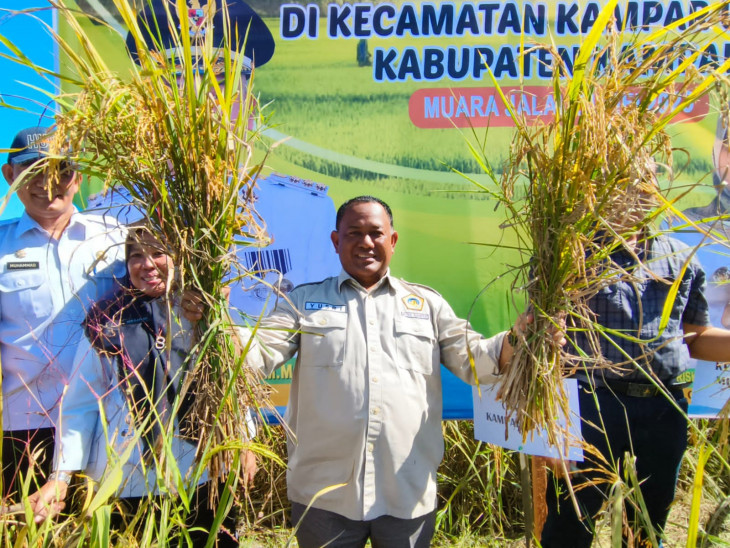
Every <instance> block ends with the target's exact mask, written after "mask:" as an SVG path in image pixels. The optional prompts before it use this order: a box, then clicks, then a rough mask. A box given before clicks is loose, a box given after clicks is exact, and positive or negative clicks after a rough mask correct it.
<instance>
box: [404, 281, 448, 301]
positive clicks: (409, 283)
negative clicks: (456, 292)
mask: <svg viewBox="0 0 730 548" xmlns="http://www.w3.org/2000/svg"><path fill="white" fill-rule="evenodd" d="M396 279H397V280H398V281H399V282H401V283H402V284H403V285H406V286H408V287H415V288H418V289H425V290H426V291H427V292H430V293H433V294H434V295H437V296H438V297H441V293H439V292H438V291H436V290H435V289H434V288H433V287H429V286H427V285H423V284H419V283H416V282H409V281H408V280H404V279H403V278H396ZM442 298H443V297H442Z"/></svg>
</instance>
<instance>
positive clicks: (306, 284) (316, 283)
mask: <svg viewBox="0 0 730 548" xmlns="http://www.w3.org/2000/svg"><path fill="white" fill-rule="evenodd" d="M330 278H337V276H328V277H326V278H322V279H321V280H319V281H317V282H305V283H303V284H299V285H298V286H296V287H294V289H292V291H294V290H295V289H299V288H300V287H307V286H308V285H320V284H323V283H324V282H326V281H327V280H329V279H330ZM290 293H291V292H290Z"/></svg>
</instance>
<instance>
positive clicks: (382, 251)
mask: <svg viewBox="0 0 730 548" xmlns="http://www.w3.org/2000/svg"><path fill="white" fill-rule="evenodd" d="M397 241H398V233H397V232H395V231H394V230H393V227H392V226H391V224H390V218H389V217H388V214H387V213H386V211H385V209H384V208H383V206H381V205H380V204H378V203H375V202H360V203H355V204H353V205H351V206H350V207H349V208H348V209H347V211H345V213H344V215H343V216H342V219H341V220H340V223H339V225H338V227H337V230H336V231H334V232H332V243H333V244H334V246H335V251H337V253H338V254H339V256H340V263H342V268H344V269H345V272H347V273H348V274H349V275H350V276H352V277H353V278H355V280H357V281H358V283H359V284H360V285H362V286H363V287H364V288H365V289H370V288H371V287H373V286H374V285H375V284H376V283H378V281H379V280H380V279H381V278H382V277H383V276H385V273H386V271H387V270H388V266H389V265H390V259H391V257H392V256H393V252H394V251H395V244H396V242H397Z"/></svg>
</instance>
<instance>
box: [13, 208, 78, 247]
mask: <svg viewBox="0 0 730 548" xmlns="http://www.w3.org/2000/svg"><path fill="white" fill-rule="evenodd" d="M85 220H86V219H85V218H84V216H83V215H82V214H81V213H79V212H78V211H74V212H73V214H72V215H71V219H70V220H69V223H68V226H67V227H66V230H64V234H66V235H67V237H69V238H72V239H76V240H84V239H85V238H86V223H85V222H84V221H85ZM32 230H38V231H40V232H41V233H43V234H47V232H46V230H45V229H44V228H43V227H42V226H41V225H40V224H38V222H37V221H35V220H34V219H33V218H32V217H31V216H30V215H28V213H27V212H26V211H23V214H22V215H21V216H20V218H19V219H18V224H17V225H15V237H16V238H20V237H21V236H22V235H23V234H25V233H26V232H30V231H32Z"/></svg>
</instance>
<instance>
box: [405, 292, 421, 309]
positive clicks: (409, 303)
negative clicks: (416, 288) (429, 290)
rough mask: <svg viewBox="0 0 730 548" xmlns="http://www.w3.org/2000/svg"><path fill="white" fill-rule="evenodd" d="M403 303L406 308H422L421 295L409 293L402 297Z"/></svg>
mask: <svg viewBox="0 0 730 548" xmlns="http://www.w3.org/2000/svg"><path fill="white" fill-rule="evenodd" d="M403 304H404V305H406V308H407V309H408V310H416V311H420V310H423V297H419V296H418V295H414V294H413V293H411V294H410V295H406V296H405V297H403Z"/></svg>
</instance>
